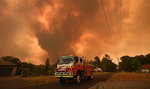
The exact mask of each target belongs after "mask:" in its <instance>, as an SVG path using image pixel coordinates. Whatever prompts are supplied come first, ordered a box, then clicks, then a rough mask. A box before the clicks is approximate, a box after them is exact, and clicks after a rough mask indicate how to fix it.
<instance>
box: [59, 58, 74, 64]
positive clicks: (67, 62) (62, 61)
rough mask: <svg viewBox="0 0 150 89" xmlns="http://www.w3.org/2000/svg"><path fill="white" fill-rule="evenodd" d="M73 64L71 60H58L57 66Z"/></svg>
mask: <svg viewBox="0 0 150 89" xmlns="http://www.w3.org/2000/svg"><path fill="white" fill-rule="evenodd" d="M72 62H73V58H65V59H59V61H58V64H69V63H72Z"/></svg>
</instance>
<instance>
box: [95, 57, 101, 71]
mask: <svg viewBox="0 0 150 89" xmlns="http://www.w3.org/2000/svg"><path fill="white" fill-rule="evenodd" d="M94 59H95V60H94V64H95V67H96V68H100V67H101V62H100V58H99V57H98V56H96V57H94Z"/></svg>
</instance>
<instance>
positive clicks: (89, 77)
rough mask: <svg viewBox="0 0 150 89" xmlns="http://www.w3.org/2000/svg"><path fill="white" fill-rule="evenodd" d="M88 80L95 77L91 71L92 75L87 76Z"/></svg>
mask: <svg viewBox="0 0 150 89" xmlns="http://www.w3.org/2000/svg"><path fill="white" fill-rule="evenodd" d="M87 79H88V80H92V79H93V73H92V72H91V76H88V77H87Z"/></svg>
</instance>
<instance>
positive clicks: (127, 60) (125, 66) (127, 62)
mask: <svg viewBox="0 0 150 89" xmlns="http://www.w3.org/2000/svg"><path fill="white" fill-rule="evenodd" d="M132 59H133V57H129V56H122V57H121V62H122V63H121V68H122V70H124V71H127V72H131V71H132Z"/></svg>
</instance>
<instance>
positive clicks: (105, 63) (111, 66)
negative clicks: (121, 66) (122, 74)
mask: <svg viewBox="0 0 150 89" xmlns="http://www.w3.org/2000/svg"><path fill="white" fill-rule="evenodd" d="M101 66H102V69H103V71H106V72H113V71H115V70H116V67H117V65H116V64H115V63H113V62H112V59H111V58H110V56H109V55H108V54H105V55H104V57H103V58H102V62H101Z"/></svg>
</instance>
